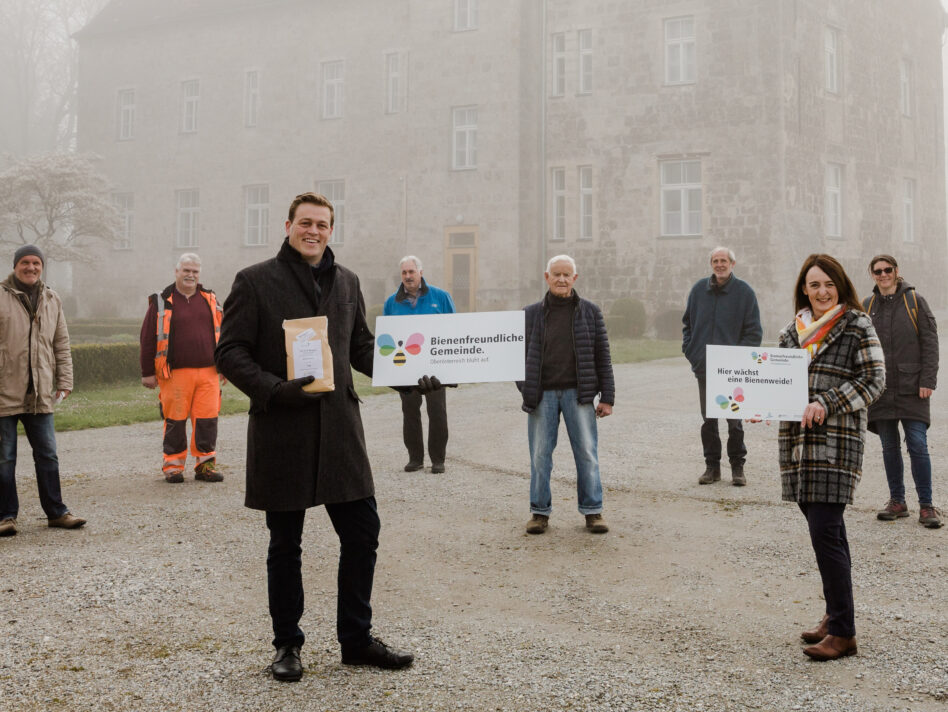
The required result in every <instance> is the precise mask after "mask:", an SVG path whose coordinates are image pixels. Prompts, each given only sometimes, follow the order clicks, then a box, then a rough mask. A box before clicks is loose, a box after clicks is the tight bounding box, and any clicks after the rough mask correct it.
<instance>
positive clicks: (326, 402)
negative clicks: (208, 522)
mask: <svg viewBox="0 0 948 712" xmlns="http://www.w3.org/2000/svg"><path fill="white" fill-rule="evenodd" d="M333 217H334V216H333V208H332V204H331V203H330V202H329V200H328V199H327V198H325V197H324V196H322V195H317V194H315V193H304V194H302V195H298V196H297V197H296V199H295V200H294V201H293V203H292V204H291V205H290V210H289V216H288V219H287V221H286V234H287V238H286V240H285V241H284V242H283V245H282V247H281V248H280V251H279V253H278V254H277V256H276V257H275V258H273V259H270V260H266V261H265V262H261V263H259V264H256V265H253V266H251V267H248V268H246V269H244V270H242V271H241V272H239V273H238V274H237V276H236V278H235V279H234V285H233V287H232V288H231V292H230V296H228V298H227V301H226V302H225V304H224V322H223V324H222V326H221V338H220V342H219V344H218V347H217V352H216V360H217V366H218V369H219V370H220V372H221V373H222V374H224V375H225V376H226V377H227V378H228V379H229V380H230V381H231V382H232V383H233V384H234V385H235V386H237V387H238V388H239V389H240V390H242V391H243V392H244V393H246V394H247V395H248V396H250V422H249V427H248V432H247V493H246V501H245V504H246V506H247V507H250V508H251V509H261V510H265V511H266V522H267V527H268V528H269V530H270V547H269V552H268V556H267V588H268V594H269V603H270V616H271V618H272V620H273V634H274V638H273V645H274V647H275V648H276V655H275V657H274V659H273V663H272V664H271V671H272V674H273V677H274V678H276V679H277V680H283V681H295V680H299V679H300V677H301V675H302V673H303V669H302V663H301V662H300V648H301V647H302V645H303V642H304V635H303V631H302V630H301V629H300V627H299V621H300V618H301V617H302V614H303V580H302V573H301V553H302V548H301V542H302V535H303V520H304V518H305V515H306V510H307V509H308V508H309V507H314V506H317V505H320V504H322V505H325V507H326V512H327V513H328V514H329V518H330V519H331V520H332V525H333V527H334V528H335V530H336V533H337V534H338V536H339V542H340V553H339V576H338V587H339V592H338V599H337V611H336V632H337V637H338V639H339V643H340V645H341V647H342V662H343V663H345V664H347V665H375V666H377V667H382V668H392V669H394V668H402V667H406V666H408V665H411V663H412V660H413V656H412V655H411V654H410V653H406V652H403V651H400V650H396V649H394V648H391V647H389V646H387V645H385V643H383V642H382V641H380V640H379V639H377V638H374V637H373V636H372V635H371V634H370V630H371V627H372V608H371V605H370V598H371V595H372V579H373V573H374V571H375V557H376V549H377V548H378V534H379V529H380V523H379V516H378V511H377V509H376V504H375V497H374V494H375V487H374V484H373V482H372V472H371V470H370V467H369V458H368V455H367V454H366V448H365V435H364V433H363V430H362V419H361V417H360V415H359V398H358V396H357V395H356V391H355V388H353V385H352V370H351V368H355V369H356V370H357V371H360V372H362V373H364V374H367V375H371V374H372V357H373V348H374V337H373V336H372V333H371V332H370V331H369V327H368V325H367V324H366V320H365V303H364V301H363V298H362V293H361V291H360V288H359V279H358V277H356V275H355V274H354V273H353V272H350V271H349V270H348V269H346V268H345V267H343V266H342V265H339V264H337V263H336V262H335V258H334V256H333V252H332V250H331V249H330V248H329V247H328V246H327V243H328V242H329V239H330V236H331V235H332V229H333ZM316 315H319V316H326V317H327V318H328V321H329V345H330V347H331V349H332V354H333V378H334V380H335V385H336V387H335V390H334V391H331V392H328V393H313V394H311V393H307V392H305V391H304V390H303V386H304V385H306V384H307V383H309V382H310V381H312V380H313V377H312V376H307V377H304V378H296V379H293V380H287V366H286V350H285V346H284V335H283V327H282V324H283V320H284V319H298V318H303V317H311V316H316Z"/></svg>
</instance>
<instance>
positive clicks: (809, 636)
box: [800, 613, 830, 645]
mask: <svg viewBox="0 0 948 712" xmlns="http://www.w3.org/2000/svg"><path fill="white" fill-rule="evenodd" d="M829 619H830V617H829V613H827V614H826V615H825V616H823V620H821V621H820V624H819V625H818V626H816V628H813V629H812V630H805V631H803V632H802V633H800V639H801V640H802V641H803V642H804V643H809V644H810V645H813V644H814V643H819V642H820V641H821V640H823V638H825V637H826V636H827V635H829V631H828V630H827V629H826V626H827V625H829Z"/></svg>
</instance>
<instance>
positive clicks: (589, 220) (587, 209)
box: [579, 166, 593, 240]
mask: <svg viewBox="0 0 948 712" xmlns="http://www.w3.org/2000/svg"><path fill="white" fill-rule="evenodd" d="M592 238H593V169H592V166H580V167H579V239H580V240H592Z"/></svg>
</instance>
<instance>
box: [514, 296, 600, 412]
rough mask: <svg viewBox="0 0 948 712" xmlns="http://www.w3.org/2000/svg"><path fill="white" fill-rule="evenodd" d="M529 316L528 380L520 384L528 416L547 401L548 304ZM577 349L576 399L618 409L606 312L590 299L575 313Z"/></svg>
mask: <svg viewBox="0 0 948 712" xmlns="http://www.w3.org/2000/svg"><path fill="white" fill-rule="evenodd" d="M524 311H525V312H526V342H525V344H526V370H525V373H524V380H523V381H518V382H517V388H519V389H520V392H521V393H522V394H523V409H524V410H525V411H526V412H527V413H531V412H533V410H534V409H535V408H536V407H537V405H539V403H540V399H541V398H542V397H543V388H542V386H541V385H540V376H541V373H542V371H543V333H544V326H545V320H546V310H545V309H544V300H541V301H539V302H537V303H536V304H531V305H530V306H528V307H525V308H524ZM573 349H574V351H575V353H576V399H577V400H578V401H579V402H580V403H592V402H593V400H594V399H595V397H596V396H597V395H599V394H601V397H600V401H601V402H602V403H608V404H609V405H615V401H616V383H615V378H614V377H613V375H612V357H611V356H610V355H609V337H608V336H607V335H606V322H605V320H604V319H603V318H602V310H601V309H600V308H599V307H597V306H596V305H595V304H593V303H592V302H590V301H589V300H587V299H582V298H580V300H579V303H578V304H577V305H576V310H575V311H574V312H573Z"/></svg>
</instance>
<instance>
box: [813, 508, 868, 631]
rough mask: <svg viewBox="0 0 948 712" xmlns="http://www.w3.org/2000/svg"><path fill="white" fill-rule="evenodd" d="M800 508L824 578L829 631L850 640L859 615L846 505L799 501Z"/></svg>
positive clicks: (824, 596) (821, 576)
mask: <svg viewBox="0 0 948 712" xmlns="http://www.w3.org/2000/svg"><path fill="white" fill-rule="evenodd" d="M799 505H800V511H802V512H803V516H805V517H806V523H807V525H808V526H809V528H810V542H811V543H812V544H813V553H814V554H816V565H817V566H818V567H819V569H820V578H822V579H823V598H824V599H825V600H826V614H827V615H828V616H829V622H828V624H827V630H828V631H829V634H830V635H839V636H843V637H844V638H851V637H852V636H854V635H856V615H855V608H854V606H853V578H852V559H851V558H850V556H849V540H848V539H847V538H846V524H845V522H843V511H844V510H845V509H846V505H845V504H826V503H823V502H800V503H799Z"/></svg>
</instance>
